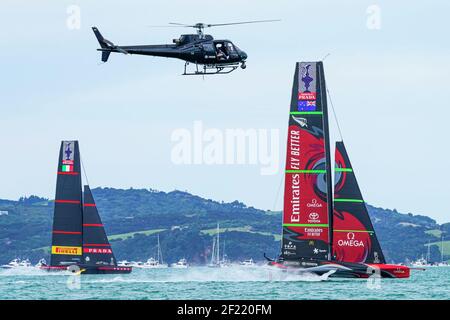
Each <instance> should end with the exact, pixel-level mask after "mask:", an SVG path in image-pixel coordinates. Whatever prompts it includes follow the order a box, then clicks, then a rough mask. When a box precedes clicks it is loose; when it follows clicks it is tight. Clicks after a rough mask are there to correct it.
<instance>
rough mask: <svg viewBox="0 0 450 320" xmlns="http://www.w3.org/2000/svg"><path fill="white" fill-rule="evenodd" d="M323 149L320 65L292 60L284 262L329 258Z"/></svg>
mask: <svg viewBox="0 0 450 320" xmlns="http://www.w3.org/2000/svg"><path fill="white" fill-rule="evenodd" d="M329 150H330V147H329V133H328V112H327V101H326V88H325V78H324V70H323V64H322V62H301V63H297V64H296V69H295V75H294V85H293V91H292V99H291V108H290V115H289V129H288V139H287V153H286V174H285V189H284V210H283V239H282V251H281V257H282V258H283V259H285V260H295V259H299V258H315V259H327V260H329V259H330V251H331V250H330V246H331V242H332V241H331V237H332V234H331V232H330V228H329V224H330V222H331V221H330V217H332V214H331V212H332V211H331V210H332V209H331V208H332V189H331V169H330V165H331V164H330V151H329ZM327 181H329V182H330V183H327Z"/></svg>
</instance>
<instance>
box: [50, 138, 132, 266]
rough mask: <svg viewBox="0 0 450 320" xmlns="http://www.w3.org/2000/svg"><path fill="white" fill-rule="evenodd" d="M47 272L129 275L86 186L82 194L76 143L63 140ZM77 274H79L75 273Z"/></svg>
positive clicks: (78, 153)
mask: <svg viewBox="0 0 450 320" xmlns="http://www.w3.org/2000/svg"><path fill="white" fill-rule="evenodd" d="M41 269H44V270H48V271H63V270H70V271H74V272H75V270H79V272H80V273H81V274H109V273H130V272H131V271H132V268H131V267H128V266H119V265H118V264H117V260H116V257H115V256H114V253H113V250H112V248H111V245H110V244H109V241H108V237H107V235H106V232H105V228H104V227H103V223H102V220H101V219H100V215H99V213H98V210H97V207H96V204H95V201H94V197H93V195H92V192H91V189H90V188H89V186H88V185H85V186H84V192H83V191H82V179H81V161H80V150H79V146H78V141H62V142H61V147H60V150H59V159H58V170H57V180H56V196H55V208H54V213H53V231H52V246H51V256H50V265H45V266H42V267H41ZM77 272H78V271H77Z"/></svg>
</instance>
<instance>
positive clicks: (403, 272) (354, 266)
mask: <svg viewBox="0 0 450 320" xmlns="http://www.w3.org/2000/svg"><path fill="white" fill-rule="evenodd" d="M268 265H269V266H272V267H276V268H280V269H284V270H286V271H288V272H297V273H298V272H309V273H314V274H317V275H323V274H325V273H327V272H329V271H331V270H334V273H332V274H331V275H330V277H335V278H369V277H371V276H379V277H381V278H409V276H410V268H408V267H406V266H402V265H394V264H381V263H379V264H375V263H350V262H340V261H313V260H308V261H269V263H268Z"/></svg>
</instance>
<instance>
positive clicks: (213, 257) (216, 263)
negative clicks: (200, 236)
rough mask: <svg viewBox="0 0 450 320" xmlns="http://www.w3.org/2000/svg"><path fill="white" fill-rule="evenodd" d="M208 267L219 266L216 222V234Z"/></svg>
mask: <svg viewBox="0 0 450 320" xmlns="http://www.w3.org/2000/svg"><path fill="white" fill-rule="evenodd" d="M208 267H210V268H220V228H219V223H217V231H216V236H215V237H214V238H213V244H212V251H211V262H210V263H209V264H208Z"/></svg>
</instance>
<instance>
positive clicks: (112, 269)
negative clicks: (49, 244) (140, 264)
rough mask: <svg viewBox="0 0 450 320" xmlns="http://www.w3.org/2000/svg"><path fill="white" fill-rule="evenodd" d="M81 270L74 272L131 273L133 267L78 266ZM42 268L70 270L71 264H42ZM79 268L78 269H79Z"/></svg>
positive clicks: (55, 270) (52, 270) (53, 270)
mask: <svg viewBox="0 0 450 320" xmlns="http://www.w3.org/2000/svg"><path fill="white" fill-rule="evenodd" d="M78 268H79V271H77V272H74V273H77V274H125V273H131V271H132V270H133V268H132V267H119V266H102V267H92V266H83V265H79V266H78ZM40 269H42V270H46V271H50V272H58V271H69V266H67V267H66V266H42V267H40ZM77 270H78V269H77Z"/></svg>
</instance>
